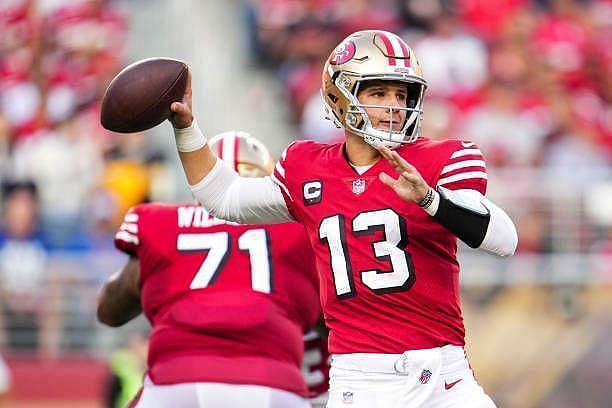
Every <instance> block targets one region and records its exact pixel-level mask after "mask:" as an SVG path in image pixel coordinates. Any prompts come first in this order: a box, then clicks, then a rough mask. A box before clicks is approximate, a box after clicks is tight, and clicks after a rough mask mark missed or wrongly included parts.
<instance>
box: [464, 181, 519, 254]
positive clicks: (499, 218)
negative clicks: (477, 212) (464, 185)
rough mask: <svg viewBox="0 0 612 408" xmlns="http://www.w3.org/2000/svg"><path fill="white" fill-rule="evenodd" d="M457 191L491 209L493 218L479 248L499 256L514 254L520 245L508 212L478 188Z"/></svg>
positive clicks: (476, 203)
mask: <svg viewBox="0 0 612 408" xmlns="http://www.w3.org/2000/svg"><path fill="white" fill-rule="evenodd" d="M455 193H457V194H460V195H461V198H463V199H465V200H466V201H473V203H474V204H475V205H478V204H481V205H484V206H485V207H486V208H487V209H488V210H489V213H490V215H491V218H490V219H489V225H488V227H487V232H486V234H485V237H484V239H483V240H482V243H481V244H480V246H479V247H478V248H479V249H482V250H484V251H486V252H490V253H492V254H495V255H499V256H508V255H512V254H514V251H516V246H517V245H518V234H517V232H516V227H515V226H514V223H513V222H512V220H511V219H510V217H509V216H508V214H506V212H505V211H504V210H502V209H501V208H500V207H498V206H497V205H495V203H493V202H492V201H491V200H489V199H487V198H486V197H485V196H483V195H482V194H481V193H480V192H478V191H476V190H467V189H466V190H455Z"/></svg>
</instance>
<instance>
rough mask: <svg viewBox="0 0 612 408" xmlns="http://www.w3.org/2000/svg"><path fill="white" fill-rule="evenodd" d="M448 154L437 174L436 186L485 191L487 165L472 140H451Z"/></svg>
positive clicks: (482, 192) (483, 192)
mask: <svg viewBox="0 0 612 408" xmlns="http://www.w3.org/2000/svg"><path fill="white" fill-rule="evenodd" d="M449 143H451V149H450V154H449V156H448V159H447V160H446V161H445V163H444V165H443V166H442V170H441V171H440V175H439V176H438V182H437V185H438V186H443V187H446V188H448V189H449V190H463V189H469V190H476V191H479V192H480V193H481V194H483V195H484V194H485V193H486V191H487V167H486V163H485V159H484V156H483V155H482V152H481V151H480V149H479V148H478V146H476V144H475V143H473V142H468V141H465V140H452V141H449Z"/></svg>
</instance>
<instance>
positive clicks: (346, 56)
mask: <svg viewBox="0 0 612 408" xmlns="http://www.w3.org/2000/svg"><path fill="white" fill-rule="evenodd" d="M356 50H357V49H356V47H355V43H354V42H353V41H351V40H348V41H345V42H343V43H342V44H340V45H339V46H337V47H336V49H335V50H334V52H332V54H331V55H330V57H329V63H330V64H332V65H341V64H345V63H347V62H349V61H350V60H352V59H353V57H354V56H355V51H356Z"/></svg>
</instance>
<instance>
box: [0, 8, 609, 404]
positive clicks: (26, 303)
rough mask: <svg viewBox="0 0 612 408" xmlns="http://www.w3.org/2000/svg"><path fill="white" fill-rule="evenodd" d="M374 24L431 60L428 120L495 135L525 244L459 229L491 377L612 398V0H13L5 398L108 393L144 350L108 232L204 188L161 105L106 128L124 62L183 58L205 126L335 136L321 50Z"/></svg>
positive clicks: (69, 399)
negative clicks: (128, 316) (114, 287)
mask: <svg viewBox="0 0 612 408" xmlns="http://www.w3.org/2000/svg"><path fill="white" fill-rule="evenodd" d="M374 27H376V28H380V29H386V30H389V31H394V32H397V33H400V34H401V35H402V36H403V37H404V38H406V39H407V41H408V43H409V44H411V45H412V46H413V48H414V49H415V51H416V53H417V55H418V56H419V58H420V59H421V62H422V64H423V68H424V72H425V76H426V78H427V79H428V80H429V83H430V88H429V90H428V95H427V99H426V103H425V120H424V132H423V133H424V134H425V135H427V136H429V137H431V138H447V137H461V138H466V139H471V140H473V141H476V142H477V143H478V144H479V146H480V147H481V149H482V150H483V152H484V154H485V156H486V157H487V158H488V162H489V169H488V171H489V176H490V177H489V178H490V183H489V185H490V191H489V194H490V195H491V197H492V198H493V199H494V200H495V201H496V202H499V203H500V204H501V205H502V207H504V208H506V209H507V210H508V212H509V213H510V214H511V216H512V218H513V219H514V220H515V222H516V224H517V227H518V230H519V237H520V238H519V249H518V254H517V255H516V256H515V257H514V258H512V259H508V260H499V259H495V258H493V257H488V256H486V255H482V254H476V253H474V252H472V251H471V250H467V249H465V248H462V252H461V259H462V262H463V272H462V285H463V289H462V290H463V307H464V315H465V320H466V326H467V336H468V337H467V339H468V345H467V349H468V353H469V355H470V357H471V361H472V365H473V367H474V369H475V371H476V374H477V376H478V379H479V381H480V382H481V383H482V384H483V386H484V387H485V389H487V390H488V391H489V392H490V394H491V395H492V396H493V397H494V398H495V399H496V401H497V402H498V403H499V406H501V407H551V408H552V407H568V408H569V407H577V406H580V407H606V406H611V405H612V396H610V393H609V386H610V384H612V313H610V312H611V311H612V296H611V295H612V288H611V287H610V284H611V283H612V258H611V257H612V204H611V203H612V171H611V166H610V165H611V164H612V105H611V103H612V47H610V44H612V3H611V2H610V1H606V0H591V1H587V0H584V1H578V0H574V1H572V0H538V1H535V0H534V1H529V0H454V1H451V0H448V1H446V0H260V1H256V0H252V1H246V0H242V1H240V0H227V1H197V0H177V1H170V0H150V1H145V0H123V1H101V0H0V181H2V185H3V189H2V222H1V224H0V225H1V229H0V305H1V306H2V309H1V310H0V350H1V353H2V355H3V356H4V358H5V360H6V363H7V367H8V372H9V373H10V374H9V376H10V379H11V380H10V384H9V383H8V381H4V378H5V375H6V373H3V372H2V370H0V383H3V384H4V385H3V388H4V389H6V392H5V393H4V394H5V395H4V397H3V399H2V402H0V406H8V407H54V406H57V407H60V406H61V407H102V406H105V402H104V401H105V394H106V392H107V389H108V388H109V387H108V379H109V375H108V372H109V368H108V367H109V366H113V365H114V366H115V367H117V364H118V363H117V361H120V362H125V361H131V362H133V366H135V367H137V366H138V364H140V362H141V361H142V357H141V355H142V351H143V344H142V341H141V340H139V339H140V338H141V337H142V333H145V334H146V329H147V325H146V323H145V322H144V321H143V320H142V319H139V320H137V321H135V322H132V323H130V324H129V325H128V326H127V327H125V328H122V329H120V330H112V329H108V328H105V327H103V326H101V325H100V324H98V323H96V321H95V296H96V293H97V290H98V289H99V287H100V285H101V282H102V281H103V280H104V279H105V278H106V277H107V276H108V275H109V274H110V273H112V272H113V271H115V270H116V269H117V268H118V267H120V266H121V265H122V264H123V262H124V258H123V257H122V256H121V255H120V254H119V253H118V252H116V251H114V250H113V247H112V237H113V234H114V230H115V228H116V227H117V225H118V222H119V220H120V219H121V217H122V215H123V213H124V212H125V210H127V208H129V206H131V205H134V204H136V203H138V202H141V201H144V200H154V201H176V200H181V201H182V200H190V195H189V194H188V192H187V189H186V187H185V182H184V179H183V175H182V173H181V171H180V167H179V165H178V163H177V157H176V152H175V148H174V145H173V141H172V140H171V137H172V136H171V130H170V127H169V125H168V124H167V123H166V124H163V125H161V126H159V127H157V128H155V129H153V130H151V131H148V132H145V133H144V134H142V135H131V136H121V135H113V134H110V133H108V132H106V131H104V130H103V129H102V128H101V127H100V126H99V124H98V114H99V102H100V96H101V94H102V93H103V91H104V89H105V86H106V85H107V84H108V81H109V80H110V79H111V78H112V77H113V75H114V74H115V73H116V72H117V71H118V70H119V69H120V68H122V67H123V66H125V65H127V64H128V63H130V62H133V61H135V60H137V59H140V58H145V57H152V56H169V57H175V58H180V59H184V60H185V61H187V62H188V63H189V64H190V65H191V67H192V69H193V71H194V84H193V85H194V94H195V111H196V113H197V116H198V118H199V122H200V125H201V127H203V128H204V129H205V130H206V132H207V133H208V134H210V135H212V134H214V133H215V132H219V131H223V130H227V129H242V130H247V131H249V132H251V133H252V134H253V135H255V136H257V137H259V138H261V139H262V140H264V141H265V142H266V143H267V144H268V145H269V146H270V147H271V149H272V151H273V152H274V153H275V154H277V155H278V153H280V151H281V150H282V148H283V147H284V146H285V145H286V144H287V143H288V142H289V141H290V140H292V138H294V137H295V138H314V139H319V140H336V139H338V138H339V137H341V135H342V134H341V133H339V132H338V130H336V129H334V128H333V127H332V126H331V124H330V123H329V122H326V121H324V120H323V119H322V117H323V113H322V110H321V108H320V104H319V96H318V94H317V91H318V87H319V78H320V70H321V62H322V61H323V59H324V58H325V57H326V56H327V55H328V54H329V52H330V51H331V48H332V47H333V46H334V45H335V44H336V43H337V42H338V41H339V39H341V38H343V37H344V36H345V35H346V34H348V33H350V32H352V31H355V30H357V29H363V28H374ZM33 188H36V192H37V195H36V196H35V197H36V199H34V198H33V197H34V196H33V195H32V194H31V193H32V191H33ZM117 350H119V352H118V351H117ZM122 359H127V360H122ZM127 365H129V364H127ZM119 366H124V364H119ZM1 404H4V405H1Z"/></svg>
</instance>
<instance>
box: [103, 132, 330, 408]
mask: <svg viewBox="0 0 612 408" xmlns="http://www.w3.org/2000/svg"><path fill="white" fill-rule="evenodd" d="M210 146H211V148H213V149H215V151H216V152H217V153H218V154H219V157H221V158H223V160H224V162H226V163H230V164H231V165H232V167H233V169H236V171H238V173H240V174H241V175H242V176H247V177H260V176H262V175H264V174H270V172H271V170H272V166H273V164H274V163H273V161H272V158H271V156H270V154H269V153H268V150H267V149H266V148H265V146H264V145H263V144H261V143H260V142H259V141H257V140H256V139H255V138H253V137H251V136H250V135H248V134H246V133H243V132H226V133H223V134H221V135H219V136H218V137H216V138H215V140H213V141H211V144H210ZM115 245H116V246H117V248H118V249H119V250H121V251H123V252H125V253H127V254H128V255H130V256H131V258H130V260H129V261H128V263H127V264H126V265H125V267H124V268H123V269H122V270H121V271H120V272H118V273H117V274H114V275H113V276H111V278H109V280H108V281H107V282H106V284H105V285H104V288H103V289H102V292H101V294H100V297H99V299H98V318H99V320H100V321H101V322H103V323H106V324H108V325H110V326H115V327H116V326H120V325H122V324H124V323H126V322H128V321H129V320H131V319H132V318H134V317H136V316H137V315H139V314H140V313H141V311H143V312H144V314H145V316H146V317H147V319H148V320H149V321H150V322H151V325H152V328H153V330H152V334H151V338H150V343H149V355H148V369H147V375H146V377H145V380H144V386H143V389H142V391H141V394H140V396H139V397H138V399H137V400H136V401H135V402H134V403H133V404H134V405H132V406H135V407H143V408H153V407H160V408H161V407H169V406H176V407H186V408H187V407H213V408H216V407H238V408H240V407H261V408H273V407H289V408H292V407H296V408H307V407H310V405H309V403H308V399H307V398H306V397H308V396H309V393H308V390H307V387H306V384H305V381H304V378H303V375H302V372H301V371H300V366H301V363H302V355H303V349H304V343H303V340H302V337H303V334H304V333H305V332H306V331H308V330H310V329H311V328H313V327H314V325H315V323H316V322H317V320H318V318H319V316H320V306H319V301H318V278H317V275H316V271H315V267H314V259H313V254H312V250H311V249H310V245H309V243H308V239H307V237H306V234H305V232H304V228H303V227H302V226H301V225H299V224H297V223H284V224H275V225H269V226H268V225H266V226H262V225H251V226H243V225H236V224H233V223H228V222H225V221H222V220H219V219H216V218H213V217H212V216H210V215H209V214H208V213H206V211H205V210H204V209H203V208H202V207H200V206H196V205H179V204H173V205H165V204H144V205H139V206H136V207H134V208H132V209H131V210H130V211H129V212H128V213H127V214H126V216H125V220H124V223H123V224H122V225H121V227H120V229H119V231H118V232H117V234H116V236H115Z"/></svg>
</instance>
